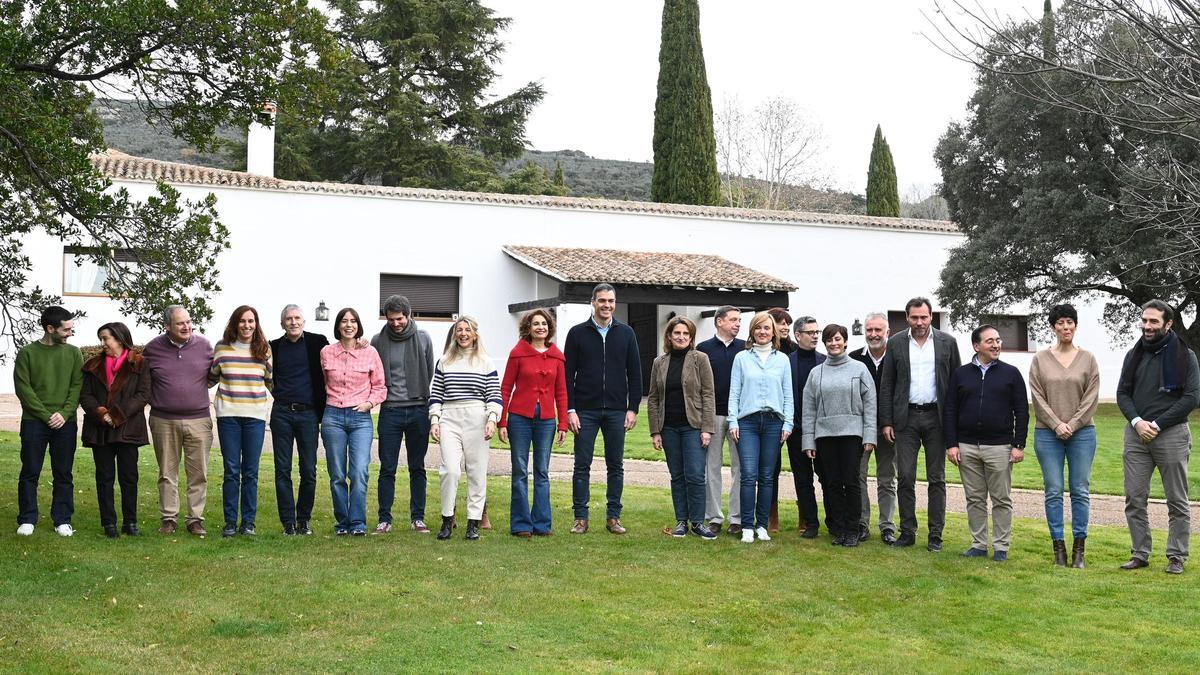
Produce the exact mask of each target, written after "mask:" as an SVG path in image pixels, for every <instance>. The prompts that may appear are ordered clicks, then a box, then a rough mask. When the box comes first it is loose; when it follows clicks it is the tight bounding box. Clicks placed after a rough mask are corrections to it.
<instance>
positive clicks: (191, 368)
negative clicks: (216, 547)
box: [143, 305, 213, 537]
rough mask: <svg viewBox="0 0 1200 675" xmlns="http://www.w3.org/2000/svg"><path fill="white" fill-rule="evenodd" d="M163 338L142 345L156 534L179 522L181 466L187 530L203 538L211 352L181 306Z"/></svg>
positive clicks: (168, 319)
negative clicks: (156, 506) (154, 463)
mask: <svg viewBox="0 0 1200 675" xmlns="http://www.w3.org/2000/svg"><path fill="white" fill-rule="evenodd" d="M163 318H164V319H165V323H166V331H167V332H166V333H164V334H163V335H159V336H158V337H156V338H154V339H153V340H151V341H150V342H149V343H147V344H146V349H145V351H144V352H143V354H144V356H145V358H146V363H147V364H149V366H150V381H151V388H150V435H151V437H152V439H153V441H154V456H155V457H156V458H157V459H158V504H159V511H160V513H161V515H162V527H160V528H158V531H159V533H160V534H173V533H174V532H175V528H176V527H177V522H178V519H179V460H180V457H181V456H182V458H183V461H184V469H185V471H186V472H187V500H188V513H187V530H188V532H191V533H192V534H194V535H196V536H198V537H203V536H204V535H205V534H207V532H205V530H204V498H205V496H206V495H207V493H208V474H207V470H208V453H209V450H210V449H211V448H212V441H213V425H212V417H211V415H210V413H209V399H208V368H209V365H210V364H211V363H212V358H213V349H212V345H210V344H209V343H208V340H206V339H204V336H202V335H199V334H197V333H195V332H193V331H192V317H191V315H189V314H188V311H187V310H186V309H184V308H183V307H180V306H179V305H172V306H170V307H168V308H167V309H166V311H165V312H164V313H163Z"/></svg>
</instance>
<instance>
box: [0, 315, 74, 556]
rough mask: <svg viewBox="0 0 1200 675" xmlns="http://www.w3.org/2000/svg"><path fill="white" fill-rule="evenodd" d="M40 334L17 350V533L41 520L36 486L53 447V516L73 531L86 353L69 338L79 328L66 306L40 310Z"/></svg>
mask: <svg viewBox="0 0 1200 675" xmlns="http://www.w3.org/2000/svg"><path fill="white" fill-rule="evenodd" d="M41 326H42V330H43V331H44V333H43V334H42V339H40V340H38V341H37V342H31V343H29V344H27V345H25V346H24V347H22V348H21V351H19V352H17V360H16V363H15V364H14V370H13V381H14V383H15V384H16V391H17V398H18V399H19V400H20V401H21V474H20V477H19V479H18V480H17V506H18V510H19V513H18V514H17V534H19V535H22V536H29V535H31V534H33V527H34V525H36V524H37V519H38V505H37V488H38V481H39V480H40V478H41V475H42V464H44V463H45V461H46V448H47V447H49V449H50V470H51V472H52V473H53V474H54V496H53V499H52V500H51V503H50V517H51V518H52V519H53V521H54V531H55V532H57V533H58V534H60V535H62V536H64V537H69V536H71V535H72V534H75V530H74V529H73V528H72V527H71V516H72V515H73V514H74V513H75V497H74V492H75V485H74V482H73V478H72V475H71V468H72V466H73V465H74V463H75V442H76V427H75V409H76V408H78V407H79V389H80V387H81V386H82V384H83V355H82V354H81V353H80V352H79V348H78V347H75V346H74V345H69V344H67V339H69V338H70V337H71V336H72V335H73V334H74V333H75V322H74V316H73V315H72V314H71V313H70V312H69V311H67V310H65V309H63V308H62V307H47V308H46V310H45V311H43V312H42V318H41Z"/></svg>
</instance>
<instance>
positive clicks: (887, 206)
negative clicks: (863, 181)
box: [867, 125, 900, 218]
mask: <svg viewBox="0 0 1200 675" xmlns="http://www.w3.org/2000/svg"><path fill="white" fill-rule="evenodd" d="M867 215H868V216H890V217H893V218H895V217H898V216H899V215H900V193H899V191H898V190H897V189H896V164H895V163H894V162H892V151H891V149H890V148H889V147H888V143H887V139H885V138H884V137H883V129H881V128H880V127H879V125H875V142H874V143H872V144H871V165H870V167H869V168H868V169H867Z"/></svg>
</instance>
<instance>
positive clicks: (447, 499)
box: [438, 402, 490, 520]
mask: <svg viewBox="0 0 1200 675" xmlns="http://www.w3.org/2000/svg"><path fill="white" fill-rule="evenodd" d="M440 424H441V427H442V440H441V447H442V465H441V466H440V467H438V475H440V476H441V494H442V515H443V516H452V515H454V502H455V501H456V500H457V499H458V479H459V478H460V477H462V469H461V468H460V467H459V465H460V464H462V463H465V464H466V467H467V518H468V519H470V520H479V519H481V518H483V504H484V502H485V501H486V500H487V469H488V459H489V456H490V451H489V450H488V442H487V440H486V439H484V437H483V432H484V428H485V427H486V426H487V408H486V407H484V404H483V402H471V403H466V404H461V403H450V404H447V405H444V406H442V417H441V420H440Z"/></svg>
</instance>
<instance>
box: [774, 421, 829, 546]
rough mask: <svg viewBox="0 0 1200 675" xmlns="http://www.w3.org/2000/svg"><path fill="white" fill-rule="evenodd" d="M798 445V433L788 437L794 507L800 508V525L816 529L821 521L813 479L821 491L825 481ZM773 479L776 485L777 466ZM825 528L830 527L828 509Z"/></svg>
mask: <svg viewBox="0 0 1200 675" xmlns="http://www.w3.org/2000/svg"><path fill="white" fill-rule="evenodd" d="M800 445H801V443H800V434H799V433H798V432H797V433H794V434H792V435H791V436H788V439H787V451H788V461H789V462H791V464H792V482H793V483H794V484H795V485H796V505H797V506H799V507H800V518H801V523H800V524H801V525H802V526H806V527H818V526H819V524H820V522H821V519H820V516H819V515H818V514H817V491H816V489H815V488H814V487H813V477H814V476H816V477H817V478H818V479H820V480H821V487H822V490H824V486H825V480H824V479H823V478H821V474H822V469H821V467H820V466H817V465H815V464H814V462H813V460H811V459H809V458H808V455H807V454H805V453H804V450H802V449H801V448H800ZM780 463H782V461H781V462H780ZM775 478H776V482H775V484H776V485H778V484H779V482H778V478H779V467H778V466H777V467H776V469H775ZM775 494H776V495H778V494H779V490H776V491H775ZM825 527H826V528H828V527H830V525H829V511H828V509H826V512H825Z"/></svg>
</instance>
